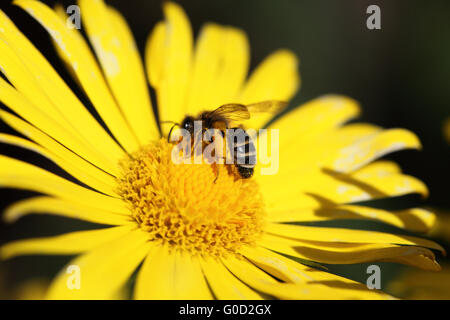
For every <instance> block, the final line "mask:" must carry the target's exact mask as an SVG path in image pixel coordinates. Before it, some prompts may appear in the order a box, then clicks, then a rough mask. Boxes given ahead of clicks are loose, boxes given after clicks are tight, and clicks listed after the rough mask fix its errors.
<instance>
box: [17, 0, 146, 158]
mask: <svg viewBox="0 0 450 320" xmlns="http://www.w3.org/2000/svg"><path fill="white" fill-rule="evenodd" d="M14 4H16V5H18V6H20V7H21V8H22V9H24V10H25V11H27V12H28V13H29V14H30V15H31V16H32V17H34V18H35V19H36V20H37V21H38V22H39V23H41V24H42V26H43V27H44V28H45V29H46V30H47V32H48V33H49V34H50V36H51V37H52V38H53V40H54V41H55V42H56V44H57V45H58V46H59V47H60V49H61V50H62V52H63V53H64V55H65V57H66V60H67V61H68V65H70V66H71V67H72V69H73V72H74V73H75V74H76V76H77V79H78V81H79V83H80V84H81V86H82V88H83V89H84V90H85V92H86V94H87V96H88V97H89V99H90V100H91V102H92V104H93V105H94V107H95V109H96V110H97V112H98V113H99V115H100V116H101V117H102V119H103V120H104V122H105V124H106V125H107V126H108V128H109V129H110V130H111V133H112V134H113V135H114V137H116V139H117V141H118V142H119V143H120V144H121V145H122V147H124V148H125V149H126V150H127V151H128V152H133V151H135V150H137V149H138V146H139V145H138V142H137V138H136V136H135V135H134V134H133V133H132V131H131V129H130V127H129V125H128V124H127V122H126V121H125V119H124V117H123V116H122V113H121V111H120V109H119V107H118V106H117V104H116V102H115V100H114V97H113V96H112V95H111V92H110V90H109V88H108V85H107V84H106V82H105V79H104V78H103V75H102V73H101V70H100V68H99V66H98V65H97V62H96V61H95V58H94V56H93V54H92V52H90V50H89V47H88V45H87V44H86V43H85V41H84V39H83V38H82V37H81V35H80V34H79V33H78V30H76V29H70V28H67V26H66V24H64V23H63V22H62V21H61V19H60V18H59V17H58V16H57V14H56V13H55V12H54V11H53V10H51V9H50V8H48V7H47V6H46V5H44V4H43V3H41V2H37V1H34V0H15V1H14Z"/></svg>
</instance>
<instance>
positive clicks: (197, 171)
mask: <svg viewBox="0 0 450 320" xmlns="http://www.w3.org/2000/svg"><path fill="white" fill-rule="evenodd" d="M173 147H174V144H170V143H168V142H167V141H165V140H164V139H161V140H159V141H156V142H152V143H151V144H150V145H148V146H146V147H143V148H141V149H140V150H138V151H137V152H135V153H134V154H132V155H131V157H130V158H129V159H126V160H124V161H122V162H121V167H122V171H123V174H122V176H121V177H119V179H118V180H119V192H120V194H121V196H122V197H123V199H124V200H125V201H126V202H127V203H128V204H129V206H130V207H131V212H132V216H133V218H134V219H135V220H136V222H137V223H138V224H139V226H140V227H141V228H142V229H143V230H145V231H147V232H148V234H149V238H150V240H152V241H161V242H165V243H168V244H170V245H171V246H173V247H176V248H180V249H185V250H189V251H191V252H193V253H200V254H202V255H214V256H222V255H224V254H227V253H230V252H237V251H238V249H239V248H240V246H242V245H244V244H252V243H253V242H254V241H255V239H256V238H257V237H258V236H259V234H260V233H261V228H262V223H263V215H264V208H263V204H262V199H261V196H260V194H259V191H258V186H257V184H256V183H255V182H254V181H252V180H251V179H241V178H240V177H239V176H237V175H236V174H234V173H233V170H231V169H232V168H231V167H230V166H229V165H216V164H212V165H211V164H206V163H202V164H194V163H192V164H184V163H182V164H176V162H174V161H172V156H171V155H172V148H173Z"/></svg>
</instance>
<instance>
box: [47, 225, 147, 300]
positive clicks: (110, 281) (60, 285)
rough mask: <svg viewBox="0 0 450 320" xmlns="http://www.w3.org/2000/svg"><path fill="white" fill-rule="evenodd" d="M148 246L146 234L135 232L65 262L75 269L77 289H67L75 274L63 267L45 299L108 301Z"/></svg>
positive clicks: (141, 257) (136, 230) (142, 257)
mask: <svg viewBox="0 0 450 320" xmlns="http://www.w3.org/2000/svg"><path fill="white" fill-rule="evenodd" d="M150 246H151V243H150V242H148V234H147V233H145V232H143V231H141V230H140V229H135V230H132V231H130V232H128V233H127V234H125V235H123V236H121V237H119V238H116V239H115V240H113V241H110V242H108V243H105V244H103V245H101V246H98V247H96V248H95V249H94V250H91V251H89V252H88V253H86V254H84V255H82V256H80V257H78V258H76V259H75V260H73V261H71V262H69V266H71V265H72V266H77V267H79V271H80V273H79V276H80V288H79V289H76V288H72V287H70V286H68V284H69V283H70V281H71V280H72V277H74V276H75V274H70V273H68V272H67V267H65V268H63V269H62V270H61V272H60V273H59V274H58V275H57V277H56V278H55V280H54V281H53V283H52V284H51V285H50V288H49V291H48V293H47V298H48V299H70V300H72V299H111V298H112V297H114V296H116V295H117V293H118V292H119V290H120V289H121V288H122V287H123V286H124V284H125V283H126V282H127V280H128V279H129V277H130V276H131V274H132V273H133V272H134V270H136V268H137V267H138V266H139V264H140V263H141V262H142V260H143V259H144V258H145V256H146V255H147V254H148V252H149V249H150Z"/></svg>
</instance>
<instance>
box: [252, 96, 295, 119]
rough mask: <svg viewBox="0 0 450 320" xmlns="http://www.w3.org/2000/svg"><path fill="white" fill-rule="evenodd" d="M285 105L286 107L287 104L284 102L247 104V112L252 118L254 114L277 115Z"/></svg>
mask: <svg viewBox="0 0 450 320" xmlns="http://www.w3.org/2000/svg"><path fill="white" fill-rule="evenodd" d="M287 105H288V104H287V102H284V101H278V100H267V101H262V102H257V103H252V104H248V105H247V110H248V111H249V113H250V115H251V116H252V117H253V116H254V115H256V114H258V113H263V112H264V113H271V114H277V113H279V112H281V111H282V110H283V109H284V108H285V107H286V106H287Z"/></svg>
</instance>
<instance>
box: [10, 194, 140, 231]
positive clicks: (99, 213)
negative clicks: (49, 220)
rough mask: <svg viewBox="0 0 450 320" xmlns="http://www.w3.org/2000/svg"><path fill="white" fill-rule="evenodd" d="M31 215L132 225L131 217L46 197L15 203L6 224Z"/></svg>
mask: <svg viewBox="0 0 450 320" xmlns="http://www.w3.org/2000/svg"><path fill="white" fill-rule="evenodd" d="M29 214H52V215H57V216H62V217H66V218H73V219H81V220H84V221H89V222H93V223H100V224H110V225H124V224H130V223H132V219H131V216H127V215H121V214H117V213H112V212H108V211H105V210H100V209H94V208H91V207H88V206H84V205H82V204H79V203H74V202H70V201H67V200H62V199H57V198H52V197H46V196H40V197H34V198H31V199H25V200H22V201H18V202H15V203H13V204H12V205H10V206H9V207H7V208H6V209H5V212H4V214H3V218H4V220H5V221H6V222H9V223H11V222H15V221H16V220H17V219H19V218H21V217H23V216H25V215H29Z"/></svg>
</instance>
